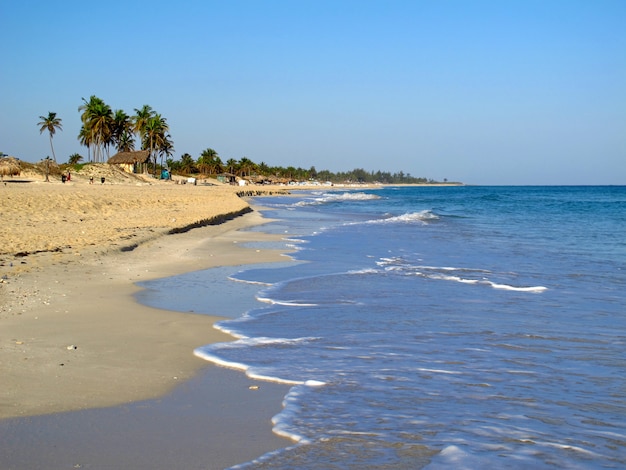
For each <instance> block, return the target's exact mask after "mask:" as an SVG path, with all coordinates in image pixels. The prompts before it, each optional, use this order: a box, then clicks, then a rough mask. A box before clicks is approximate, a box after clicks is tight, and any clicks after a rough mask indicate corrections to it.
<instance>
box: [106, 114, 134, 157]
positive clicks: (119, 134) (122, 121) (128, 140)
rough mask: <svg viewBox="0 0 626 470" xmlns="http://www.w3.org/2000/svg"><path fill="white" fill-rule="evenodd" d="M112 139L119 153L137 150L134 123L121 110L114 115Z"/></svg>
mask: <svg viewBox="0 0 626 470" xmlns="http://www.w3.org/2000/svg"><path fill="white" fill-rule="evenodd" d="M112 124H113V129H112V132H111V138H112V140H113V144H114V145H115V146H116V147H117V151H118V152H129V151H131V150H134V149H135V139H134V138H133V122H132V120H131V119H130V116H129V115H128V114H126V113H125V112H124V111H122V110H121V109H118V110H116V111H115V113H114V114H113V123H112Z"/></svg>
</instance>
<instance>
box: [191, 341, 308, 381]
mask: <svg viewBox="0 0 626 470" xmlns="http://www.w3.org/2000/svg"><path fill="white" fill-rule="evenodd" d="M193 353H194V355H195V356H197V357H199V358H201V359H204V360H205V361H209V362H212V363H213V364H215V365H218V366H222V367H227V368H229V369H235V370H240V371H242V372H244V373H245V374H246V376H247V377H250V378H251V379H255V380H264V381H266V382H275V383H281V384H286V385H303V384H304V383H305V382H303V381H299V380H288V379H282V378H280V377H274V376H270V375H265V374H261V373H256V372H254V371H253V369H251V368H250V366H248V365H246V364H242V363H240V362H235V361H226V360H224V359H221V358H219V357H217V356H216V355H214V354H211V353H209V352H207V351H206V349H204V348H196V349H195V350H194V351H193Z"/></svg>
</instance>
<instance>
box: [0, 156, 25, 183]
mask: <svg viewBox="0 0 626 470" xmlns="http://www.w3.org/2000/svg"><path fill="white" fill-rule="evenodd" d="M21 172H22V168H21V167H20V161H19V160H18V159H17V158H14V157H3V158H0V177H1V179H2V180H3V181H4V177H5V176H14V175H19V174H20V173H21Z"/></svg>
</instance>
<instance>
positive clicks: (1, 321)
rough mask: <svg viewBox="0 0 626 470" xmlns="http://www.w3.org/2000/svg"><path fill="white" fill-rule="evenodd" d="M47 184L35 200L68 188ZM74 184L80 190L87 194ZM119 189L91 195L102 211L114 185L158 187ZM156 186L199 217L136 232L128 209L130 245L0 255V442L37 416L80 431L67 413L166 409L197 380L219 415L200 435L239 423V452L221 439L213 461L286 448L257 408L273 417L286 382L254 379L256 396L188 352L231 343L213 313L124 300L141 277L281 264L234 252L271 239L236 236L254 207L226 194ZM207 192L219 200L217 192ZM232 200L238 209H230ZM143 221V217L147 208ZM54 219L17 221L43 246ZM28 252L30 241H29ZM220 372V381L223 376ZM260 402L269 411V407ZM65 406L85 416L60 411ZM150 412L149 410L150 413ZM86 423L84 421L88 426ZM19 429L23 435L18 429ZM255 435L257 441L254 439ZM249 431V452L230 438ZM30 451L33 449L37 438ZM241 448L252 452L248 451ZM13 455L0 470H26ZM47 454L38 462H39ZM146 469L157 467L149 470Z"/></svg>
mask: <svg viewBox="0 0 626 470" xmlns="http://www.w3.org/2000/svg"><path fill="white" fill-rule="evenodd" d="M50 188H51V187H50V186H47V185H44V188H43V189H42V191H44V194H43V196H44V197H42V198H41V199H42V200H43V201H44V203H45V204H49V203H50V200H52V199H54V198H45V195H46V194H47V195H50V193H51V192H54V191H55V190H57V189H58V191H61V192H64V191H65V192H69V191H68V189H69V188H67V187H63V188H54V189H52V190H51V189H50ZM77 188H79V189H81V190H87V191H89V190H91V189H92V188H88V189H85V188H80V187H79V186H77ZM121 188H122V185H119V186H115V185H112V187H110V188H107V189H108V192H107V193H105V192H104V191H100V194H99V195H98V198H99V203H101V204H103V205H108V202H107V198H110V197H113V196H112V193H115V192H117V191H118V190H119V191H123V192H127V191H129V190H130V191H131V192H134V191H139V193H141V192H142V191H144V192H149V193H150V194H151V195H152V193H154V192H155V191H157V190H155V189H154V188H144V187H139V188H135V187H132V188H131V187H128V186H127V187H124V188H123V189H121ZM5 189H6V188H5ZM29 189H32V187H31V188H29ZM146 189H147V191H146ZM159 189H160V188H159ZM20 190H21V189H20ZM70 190H71V189H70ZM35 191H39V189H37V190H35ZM165 191H166V192H167V194H172V192H176V193H180V192H185V193H191V194H192V195H193V196H192V197H191V200H190V198H189V197H188V194H185V195H184V196H183V197H181V201H182V202H181V204H182V205H183V207H185V206H187V205H191V206H192V208H190V212H192V211H199V212H198V213H199V214H200V215H201V217H198V215H197V214H194V215H193V217H195V221H194V220H193V218H192V219H190V220H186V221H180V216H179V217H178V221H179V223H178V224H176V226H167V224H165V226H159V227H157V228H154V227H150V228H148V229H146V228H145V227H141V220H142V219H141V217H140V216H139V212H140V209H141V208H139V209H138V210H137V211H134V212H132V211H131V212H132V217H129V218H130V223H131V224H133V225H134V226H135V227H137V229H136V230H135V232H134V233H133V234H132V236H131V237H130V238H129V237H128V234H123V236H122V237H120V238H117V239H113V240H111V239H109V240H108V241H107V242H103V243H101V244H99V245H92V244H91V242H89V243H87V244H85V245H84V246H80V247H77V246H72V247H71V248H66V247H64V248H62V249H55V247H54V246H52V247H51V248H48V249H45V250H43V251H41V252H38V251H39V250H37V249H35V248H31V250H32V251H30V253H29V254H28V255H27V256H25V257H22V256H20V257H15V256H14V255H13V256H11V254H10V253H2V254H0V259H1V263H2V271H3V273H2V276H3V279H2V281H3V282H2V284H0V326H1V331H2V334H1V336H0V368H1V369H2V375H3V386H2V387H1V388H0V429H3V430H4V431H6V430H7V429H11V430H13V431H12V433H9V436H13V437H15V436H17V437H18V438H19V439H17V440H18V441H19V440H21V439H23V438H24V437H25V435H27V434H30V432H31V431H32V430H33V429H35V428H38V427H40V426H42V422H43V421H42V420H52V421H54V420H58V419H66V420H69V423H74V424H72V426H74V427H76V426H78V428H79V429H81V426H83V425H84V424H85V423H83V425H81V420H84V418H77V416H79V415H81V414H82V415H81V416H85V415H88V414H89V413H92V412H94V410H96V409H101V410H102V412H104V413H105V414H107V416H111V417H112V416H114V415H115V413H116V411H115V410H118V412H119V409H120V407H128V406H130V405H129V404H133V403H135V404H136V403H141V401H145V400H156V402H159V403H161V402H166V401H167V399H168V398H167V397H170V396H175V395H176V393H177V392H176V390H178V389H180V388H181V387H185V386H187V384H193V383H197V381H198V380H200V381H202V380H204V382H205V385H206V384H212V385H211V386H208V385H207V386H206V387H205V388H207V387H208V390H209V392H208V393H209V395H212V396H208V397H203V398H202V402H203V405H204V407H205V408H206V404H207V403H209V404H217V403H221V404H220V405H219V407H217V405H216V407H215V408H214V409H213V411H217V410H218V408H219V410H222V416H221V418H220V419H218V420H217V421H210V422H209V423H208V429H205V431H206V432H207V433H209V434H215V435H221V436H227V435H228V433H225V432H224V428H225V424H224V423H225V422H227V421H230V420H231V413H232V417H233V418H234V420H235V421H236V422H237V423H238V425H241V427H239V428H237V429H234V430H231V432H234V433H235V435H231V436H230V437H231V440H234V441H235V442H239V445H238V446H234V447H233V446H231V447H230V449H231V450H228V449H229V447H228V446H225V445H224V442H221V443H216V445H217V447H216V450H215V451H217V452H219V454H220V455H219V457H220V458H221V459H222V460H223V461H224V462H227V463H225V464H224V465H234V464H236V463H241V462H244V461H246V460H250V458H254V457H255V456H258V455H261V454H262V453H264V452H267V451H270V450H274V449H277V448H280V447H284V446H287V445H289V441H287V440H285V439H282V438H279V437H277V436H275V435H274V434H273V433H272V431H271V423H270V421H269V418H268V416H267V414H268V413H270V415H269V417H271V416H273V415H274V414H276V413H278V412H279V411H280V402H281V400H282V397H283V396H284V394H285V393H286V391H287V390H288V388H287V387H285V386H281V385H274V384H268V386H265V384H262V386H261V387H260V389H259V390H255V391H252V390H249V389H248V387H247V386H245V384H246V383H248V382H250V379H248V378H247V377H245V375H244V374H241V373H239V372H235V373H234V374H235V379H233V378H232V377H233V373H232V372H231V371H225V370H221V369H220V368H218V367H216V366H213V365H211V364H209V363H208V362H206V361H204V360H202V359H200V358H198V357H196V356H194V355H193V349H194V348H195V347H198V346H200V345H203V344H208V343H210V342H216V341H230V340H232V338H231V337H230V336H229V335H226V334H224V333H221V332H219V331H217V330H215V329H214V328H213V326H212V325H213V323H214V322H215V321H217V320H220V319H221V317H219V316H209V315H203V314H192V313H180V312H171V311H166V310H159V309H155V308H150V307H146V306H143V305H140V304H139V303H137V302H136V301H135V299H134V298H133V294H134V293H136V292H137V291H138V290H139V289H140V288H139V287H137V285H136V283H137V282H141V281H147V280H152V279H157V278H162V277H169V276H174V275H177V274H182V273H186V272H192V271H196V270H200V269H207V268H210V267H216V266H234V265H246V264H252V263H266V262H272V261H284V260H285V257H284V256H283V253H282V252H279V251H278V250H253V249H246V248H242V247H241V246H240V244H241V243H245V242H246V241H258V240H275V239H276V237H275V236H273V235H267V234H263V233H259V232H244V231H242V229H244V228H247V227H251V226H254V225H258V224H262V223H265V222H266V221H265V220H264V219H263V218H262V217H261V216H260V215H259V214H258V213H257V212H254V211H252V212H248V211H249V210H250V209H249V205H248V204H247V202H245V201H243V200H242V199H241V198H239V197H238V196H236V195H235V193H234V192H233V189H232V188H226V189H219V188H218V189H213V188H211V187H206V188H195V187H194V188H184V187H174V189H172V187H171V186H170V187H168V188H165ZM268 191H271V189H269V190H268ZM80 192H81V191H74V193H80ZM218 192H219V193H220V194H222V193H223V194H226V196H223V194H222V195H221V196H220V195H219V194H217V193H218ZM201 193H213V194H210V195H207V194H203V195H202V196H201V197H202V198H205V197H208V199H209V200H210V201H212V202H215V201H216V200H217V199H218V196H219V197H224V198H225V200H228V201H229V203H228V204H225V205H224V204H222V205H221V206H220V207H216V206H215V205H211V206H210V208H208V207H199V204H198V203H197V200H196V199H194V198H195V197H196V196H197V195H198V194H201ZM268 193H269V192H268ZM158 194H161V193H160V192H159V193H158ZM13 195H15V194H13ZM79 197H80V196H79ZM122 198H123V199H127V195H126V194H124V196H123V197H122ZM114 199H115V198H114ZM109 202H111V201H109ZM157 202H158V201H157ZM113 203H115V201H113ZM194 204H195V206H194ZM232 204H234V205H235V207H237V206H239V208H238V209H236V211H233V209H232V207H233V206H232ZM96 210H100V209H96ZM3 211H4V212H10V211H7V210H6V207H3ZM57 212H58V213H59V214H61V215H60V216H59V217H66V218H67V217H69V216H71V214H69V215H68V212H67V211H65V212H64V211H57ZM90 215H93V214H91V213H90ZM143 215H146V216H147V218H151V217H153V216H154V213H152V214H150V213H148V214H143ZM56 217H57V216H55V217H42V218H41V219H36V223H34V222H33V218H29V217H24V220H27V221H30V222H29V223H31V224H32V225H34V226H35V229H36V230H35V231H36V232H38V233H43V234H44V237H41V236H40V237H39V238H38V239H42V238H44V239H45V238H48V240H49V239H51V238H53V237H46V236H45V235H54V230H55V228H54V225H55V224H56V225H58V224H59V221H58V220H56ZM111 217H112V218H113V219H114V220H113V221H112V223H111V224H109V225H111V227H112V232H110V233H113V232H114V231H115V229H116V227H115V225H116V224H117V225H118V226H119V225H123V223H126V222H127V220H126V219H128V217H127V218H123V219H124V222H123V223H122V218H119V220H118V219H116V218H115V216H114V214H113V215H112V216H111ZM215 217H217V218H218V219H219V220H217V222H220V223H219V224H217V225H205V224H206V222H207V221H211V220H213V219H212V218H215ZM222 219H230V220H227V221H224V220H222ZM164 220H171V218H168V219H164ZM213 222H215V220H213ZM213 222H210V223H213ZM150 223H153V221H151V222H150ZM5 225H9V226H11V224H5ZM68 225H69V224H68ZM16 226H20V223H19V221H16V222H15V223H14V224H13V225H12V227H13V230H15V227H16ZM20 227H21V226H20ZM111 227H109V229H110V228H111ZM23 228H24V229H25V230H24V231H21V232H20V235H21V236H16V233H15V232H13V238H18V239H19V240H18V241H19V242H20V243H26V242H27V236H26V235H27V234H28V232H29V228H28V227H23ZM191 228H193V230H190V229H191ZM120 232H121V231H120ZM5 236H6V235H5ZM124 237H126V239H125V238H124ZM25 240H26V241H25ZM128 240H131V243H130V246H131V248H132V249H130V248H128V249H123V248H124V247H125V246H129V244H128ZM5 246H6V245H5ZM30 246H31V247H34V246H35V245H34V244H32V243H31V245H30ZM94 247H95V248H94ZM26 251H29V250H26ZM20 260H22V261H25V264H21V261H20ZM174 295H175V294H174ZM235 301H236V299H235ZM226 376H230V377H231V378H230V379H228V380H226V379H225V378H224V377H226ZM207 377H209V378H208V379H207ZM190 380H191V382H189V381H190ZM207 381H208V382H207ZM181 384H182V385H181ZM259 391H262V393H259ZM242 393H243V394H244V395H243V396H244V397H245V396H246V394H247V395H250V400H249V401H250V403H249V405H250V406H246V407H241V409H246V410H248V411H246V413H245V414H246V416H245V417H244V418H243V419H237V418H236V417H237V416H238V415H237V413H236V410H238V409H240V405H242ZM216 394H217V395H216ZM262 397H263V399H261V398H262ZM270 402H271V403H272V406H271V407H270V408H268V403H270ZM197 405H198V403H196V404H195V405H194V404H189V406H197ZM164 406H166V405H164ZM255 406H256V408H255ZM110 407H113V408H110ZM210 407H211V405H210V406H209V408H210ZM228 409H230V413H229V412H226V413H225V412H224V410H228ZM76 410H86V411H79V412H78V413H71V412H73V411H76ZM64 412H69V413H64ZM165 414H166V415H167V412H166V413H165ZM157 415H158V412H156V411H155V412H154V413H152V414H151V416H152V417H155V416H157ZM205 415H206V412H205ZM224 415H226V416H224ZM101 420H102V419H101V418H99V421H101ZM35 423H38V424H35ZM93 425H94V424H93V423H91V424H90V425H88V426H93ZM181 425H182V429H181V430H180V433H179V434H180V437H179V438H178V440H179V442H178V444H182V443H183V441H185V440H189V439H188V438H189V433H188V432H187V433H185V432H184V430H185V429H186V426H185V425H184V424H183V423H181ZM206 425H207V424H206V423H205V426H206ZM72 426H70V427H72ZM111 426H112V427H113V428H112V429H109V431H110V432H112V433H116V432H117V431H116V430H115V429H114V428H115V426H116V424H115V421H114V420H113V421H111ZM66 427H67V424H66V425H65V426H64V428H66ZM231 427H232V426H231ZM227 428H228V427H227ZM19 429H22V434H20V432H19V431H18V430H19ZM229 429H230V428H229ZM263 429H264V430H265V431H264V433H263V435H259V433H260V432H263V431H262V430H263ZM4 431H3V432H2V434H3V443H4V444H0V455H4V456H9V455H14V454H15V453H14V452H9V448H10V447H11V445H10V442H11V440H10V439H5V438H4V436H6V435H7V433H6V432H4ZM144 431H146V432H148V431H149V428H144ZM80 432H81V433H82V431H80ZM236 433H239V434H240V436H237V435H236ZM250 433H254V441H255V442H256V443H257V445H256V446H252V448H251V447H250V446H245V445H244V446H242V445H241V443H242V442H244V441H245V439H246V438H249V437H250V436H249V435H250ZM35 435H37V433H35ZM20 436H21V437H20ZM14 442H15V441H14ZM33 445H35V447H37V448H42V447H41V446H42V445H43V446H44V447H45V442H43V441H42V442H39V443H33ZM147 447H148V449H152V450H153V451H156V450H158V449H159V443H158V442H152V443H148V444H147ZM13 448H14V446H13ZM56 448H57V453H63V452H64V451H63V450H62V449H61V448H59V447H58V446H57V447H56ZM132 448H134V449H136V448H137V446H135V445H133V446H132ZM148 449H147V450H148ZM253 449H254V450H253ZM101 450H102V449H100V451H101ZM65 451H67V449H65ZM100 451H99V452H100ZM251 451H252V452H257V453H252V454H249V453H250V452H251ZM42 452H43V450H42ZM202 452H203V455H204V454H205V453H206V452H209V454H210V453H211V452H210V451H209V450H208V449H205V448H203V450H202ZM100 453H102V452H100ZM154 453H155V452H152V453H150V452H147V454H154ZM231 453H232V455H231ZM105 454H106V455H110V456H113V455H117V451H116V449H115V448H110V449H108V450H107V449H105V452H104V454H103V455H105ZM156 454H157V455H156V456H152V457H150V458H151V459H152V462H153V464H157V465H160V463H159V462H160V461H159V458H158V452H156ZM28 455H29V456H30V457H28V461H29V462H31V463H32V464H35V466H36V461H37V460H36V459H37V458H38V457H39V458H42V455H38V453H37V452H34V453H33V452H32V446H31V447H30V453H28ZM118 457H119V456H118ZM17 458H18V461H19V462H21V465H22V467H20V466H19V465H18V466H17V467H16V466H15V462H14V465H13V466H12V467H11V468H32V466H31V465H29V464H28V463H27V462H25V461H24V460H23V458H26V453H25V454H24V455H22V456H21V457H20V456H18V457H17ZM49 458H50V456H49V455H48V456H47V457H46V459H49ZM182 459H183V460H182V467H185V464H184V462H185V458H184V457H183V458H182ZM0 460H1V459H0ZM3 463H4V464H8V462H3ZM101 463H103V462H101ZM179 463H180V462H179ZM98 465H100V463H98V462H94V464H93V465H90V468H97V467H98ZM151 468H158V466H154V465H152V466H151ZM185 468H193V467H185Z"/></svg>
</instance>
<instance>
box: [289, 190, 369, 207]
mask: <svg viewBox="0 0 626 470" xmlns="http://www.w3.org/2000/svg"><path fill="white" fill-rule="evenodd" d="M375 199H380V196H378V195H376V194H370V193H357V192H343V193H323V194H321V195H319V196H318V197H316V198H314V199H306V200H303V201H299V202H297V203H295V204H294V206H295V207H306V206H315V205H321V204H328V203H331V202H343V201H347V202H354V201H372V200H375Z"/></svg>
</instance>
